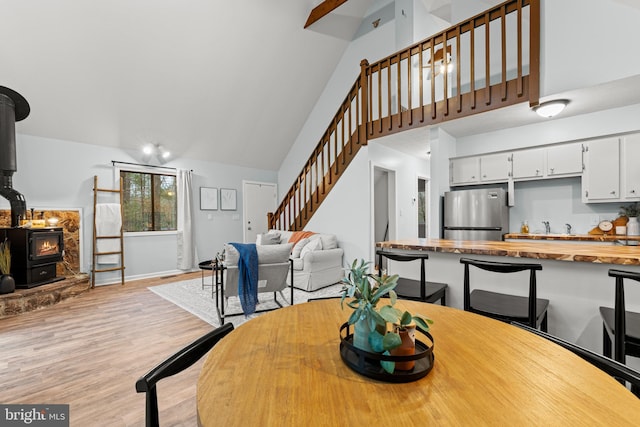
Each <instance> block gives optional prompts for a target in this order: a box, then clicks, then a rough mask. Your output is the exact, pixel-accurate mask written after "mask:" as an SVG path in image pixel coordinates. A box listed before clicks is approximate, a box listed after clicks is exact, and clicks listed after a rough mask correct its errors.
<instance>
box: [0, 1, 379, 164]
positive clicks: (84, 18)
mask: <svg viewBox="0 0 640 427" xmlns="http://www.w3.org/2000/svg"><path fill="white" fill-rule="evenodd" d="M318 3H319V1H312V0H273V1H225V2H217V1H216V2H214V1H205V0H193V1H191V0H190V1H186V2H185V1H177V0H135V1H131V0H110V1H103V2H84V1H77V0H30V1H8V0H7V1H5V0H2V2H1V6H0V10H2V22H3V23H2V25H0V39H1V40H3V42H2V43H1V44H0V63H1V64H2V68H1V70H0V85H1V86H6V87H9V88H11V89H14V90H16V91H17V92H19V93H20V94H22V95H23V96H24V97H25V98H26V99H27V100H28V102H29V103H30V105H31V115H30V116H29V117H28V118H27V119H25V120H24V121H22V122H19V123H17V125H16V131H17V132H18V133H19V134H28V135H35V136H42V137H47V138H53V139H60V140H67V141H74V142H81V143H88V144H96V145H106V146H112V147H121V148H123V149H135V150H137V149H139V148H140V147H141V146H142V145H143V144H144V143H148V142H151V143H158V144H162V145H163V146H164V147H167V148H168V149H169V150H171V151H172V153H173V154H174V155H176V156H180V157H186V158H198V159H205V160H211V161H217V162H223V163H230V164H238V165H245V166H250V167H257V168H264V169H272V170H276V169H278V168H279V167H280V164H281V162H282V159H283V158H284V156H285V155H286V153H287V151H288V150H289V149H290V146H291V144H292V143H293V142H294V140H295V138H296V136H297V135H298V133H299V131H300V128H301V127H302V125H303V124H304V122H305V120H306V119H307V116H308V115H309V113H310V111H311V109H312V107H313V105H314V103H315V102H316V100H317V99H318V97H319V95H320V93H321V92H322V90H323V88H324V86H325V84H326V82H327V80H328V79H329V77H330V75H331V73H332V72H333V70H334V68H335V66H336V64H337V63H338V61H339V59H340V57H341V55H342V53H343V51H344V49H345V48H346V46H347V45H348V42H349V40H347V39H346V38H344V37H343V38H341V37H340V36H336V35H333V34H331V32H330V31H324V32H320V31H313V30H311V29H307V30H305V29H304V28H303V26H304V23H305V21H306V19H307V17H308V15H309V13H310V11H311V10H312V9H313V7H314V6H316V5H317V4H318ZM371 3H372V0H350V1H348V2H347V3H346V4H345V5H344V6H342V7H341V8H340V9H341V10H340V13H341V14H342V15H343V16H345V17H349V20H350V21H351V22H352V25H353V26H354V28H353V30H352V32H351V34H353V33H355V30H356V29H357V26H358V25H359V22H360V20H361V19H362V16H364V12H366V9H367V8H368V7H369V6H370V5H371ZM354 14H355V15H354ZM350 15H353V16H350Z"/></svg>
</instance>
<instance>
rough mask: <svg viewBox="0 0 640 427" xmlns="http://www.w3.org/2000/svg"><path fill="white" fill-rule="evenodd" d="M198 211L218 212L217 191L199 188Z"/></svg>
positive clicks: (212, 188) (213, 188)
mask: <svg viewBox="0 0 640 427" xmlns="http://www.w3.org/2000/svg"><path fill="white" fill-rule="evenodd" d="M200 210H201V211H217V210H218V189H217V188H215V187H200Z"/></svg>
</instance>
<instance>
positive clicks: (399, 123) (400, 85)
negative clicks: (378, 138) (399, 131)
mask: <svg viewBox="0 0 640 427" xmlns="http://www.w3.org/2000/svg"><path fill="white" fill-rule="evenodd" d="M401 64H402V55H400V54H398V62H397V63H396V69H397V70H398V71H396V80H397V83H398V89H397V92H398V93H397V95H398V107H397V108H398V127H399V128H401V127H402V77H401V76H402V67H401ZM389 125H391V122H389ZM389 129H391V126H390V127H389Z"/></svg>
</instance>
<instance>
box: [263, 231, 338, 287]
mask: <svg viewBox="0 0 640 427" xmlns="http://www.w3.org/2000/svg"><path fill="white" fill-rule="evenodd" d="M292 236H294V232H292V231H282V230H269V231H268V232H267V233H265V234H260V235H258V239H257V240H256V244H257V245H274V244H278V245H282V244H287V243H289V239H291V238H292ZM294 237H295V236H294ZM343 254H344V251H343V249H342V248H340V247H338V239H337V237H336V235H335V234H325V233H314V234H312V235H310V236H308V237H305V238H303V239H301V240H300V241H298V242H297V243H296V244H295V245H294V246H293V250H292V253H291V258H292V259H293V286H294V287H295V288H298V289H302V290H304V291H315V290H317V289H320V288H324V287H325V286H330V285H333V284H334V283H338V282H339V281H340V279H342V278H343V277H344V269H343V266H342V256H343ZM287 280H288V281H291V279H290V275H289V276H287Z"/></svg>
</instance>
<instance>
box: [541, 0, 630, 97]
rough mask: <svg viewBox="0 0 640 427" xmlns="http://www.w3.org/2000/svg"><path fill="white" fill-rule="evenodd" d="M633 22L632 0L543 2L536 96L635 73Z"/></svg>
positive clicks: (547, 0)
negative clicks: (539, 68) (538, 92)
mask: <svg viewBox="0 0 640 427" xmlns="http://www.w3.org/2000/svg"><path fill="white" fill-rule="evenodd" d="M638 21H640V9H638V8H637V7H634V6H631V2H627V3H624V2H621V1H614V0H562V1H557V0H542V1H541V36H542V40H541V57H540V67H541V78H540V80H541V81H540V84H541V92H540V93H541V96H545V95H551V94H555V93H558V92H562V91H567V90H572V89H578V88H583V87H589V86H595V85H597V84H600V83H603V82H605V81H614V80H618V79H622V78H625V77H630V76H634V75H637V74H638V70H640V55H638V53H639V51H638V45H637V40H638V30H637V28H638ZM569 22H573V23H575V24H574V25H570V26H569V24H568V23H569Z"/></svg>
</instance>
